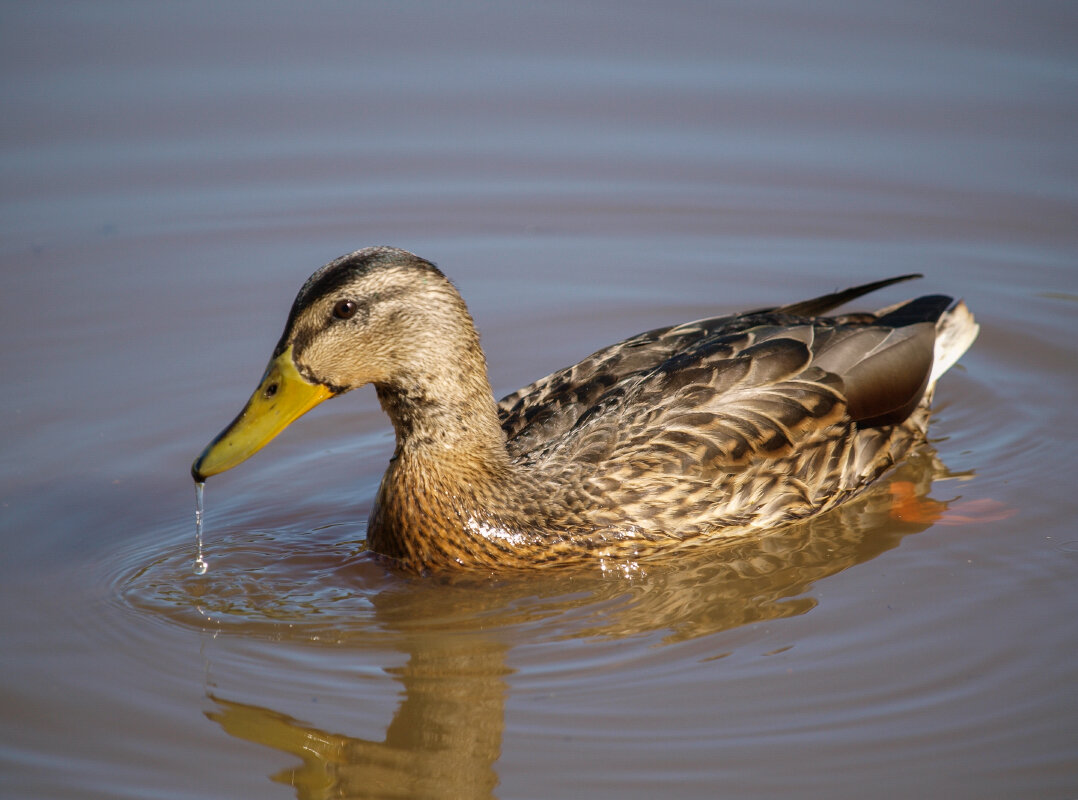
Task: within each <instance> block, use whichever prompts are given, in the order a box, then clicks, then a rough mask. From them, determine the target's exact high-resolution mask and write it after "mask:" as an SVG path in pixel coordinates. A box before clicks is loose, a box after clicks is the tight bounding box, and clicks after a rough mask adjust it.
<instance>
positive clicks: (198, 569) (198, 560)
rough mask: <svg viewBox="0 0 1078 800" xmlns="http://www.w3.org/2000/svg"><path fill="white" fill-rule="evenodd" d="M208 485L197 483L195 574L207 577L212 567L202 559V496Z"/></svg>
mask: <svg viewBox="0 0 1078 800" xmlns="http://www.w3.org/2000/svg"><path fill="white" fill-rule="evenodd" d="M205 488H206V484H205V483H203V482H201V481H196V482H195V542H196V543H197V545H198V555H197V556H196V557H195V567H194V572H195V574H196V575H205V574H206V570H208V569H209V568H210V565H209V564H207V563H206V559H204V558H203V557H202V508H203V505H202V495H203V492H204V490H205Z"/></svg>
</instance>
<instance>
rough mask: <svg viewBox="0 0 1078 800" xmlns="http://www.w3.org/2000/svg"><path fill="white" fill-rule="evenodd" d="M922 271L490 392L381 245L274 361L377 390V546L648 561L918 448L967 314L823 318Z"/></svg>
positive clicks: (407, 259) (449, 322) (340, 281)
mask: <svg viewBox="0 0 1078 800" xmlns="http://www.w3.org/2000/svg"><path fill="white" fill-rule="evenodd" d="M911 277H915V276H902V277H900V278H893V279H890V280H886V281H879V282H877V283H873V284H867V285H865V286H861V287H856V288H854V289H850V290H847V291H845V292H839V293H836V294H833V295H826V296H824V297H820V298H816V299H813V300H808V301H804V302H800V303H794V304H791V305H787V306H781V307H777V308H771V309H763V310H759V311H754V312H748V313H744V314H735V315H731V316H725V317H715V318H712V319H705V320H700V321H697V322H690V323H686V324H683V325H675V326H673V327H669V328H660V329H656V330H653V331H648V332H646V333H642V334H640V335H638V336H634V337H632V338H631V339H627V340H625V341H623V342H620V343H618V344H615V345H611V346H610V347H607V348H604V349H602V350H599V351H598V352H596V353H593V354H592V355H590V356H588V357H587V358H586V359H584V360H583V361H581V362H580V363H578V364H576V365H574V366H571V367H568V368H566V369H563V370H559V371H558V372H555V373H554V374H552V375H549V376H547V377H546V378H543V379H542V380H539V381H537V382H535V383H533V384H531V385H530V386H526V387H524V388H523V389H521V390H519V391H517V392H515V393H513V394H511V395H509V396H508V397H506V398H504V399H503V400H502V401H501V402H499V403H495V401H494V398H493V394H492V392H491V389H490V384H489V382H488V379H487V370H486V362H485V358H484V356H483V352H482V350H481V349H480V346H479V338H478V335H477V334H476V331H475V327H474V325H473V322H472V318H471V316H470V315H469V313H468V311H467V308H466V307H465V305H464V302H463V300H461V298H460V296H459V294H458V293H457V292H456V290H455V289H454V288H453V286H452V285H451V284H450V282H449V281H448V280H447V279H446V278H445V277H444V276H443V275H442V273H441V272H440V271H438V270H437V268H435V267H434V266H433V265H432V264H430V263H429V262H427V261H424V260H423V259H420V258H419V257H417V256H414V255H412V254H411V253H407V252H405V251H402V250H396V249H392V248H369V249H366V250H360V251H358V252H356V253H352V254H350V255H347V256H344V257H342V258H340V259H338V260H336V261H334V262H332V263H330V264H327V265H326V266H325V267H323V268H322V269H320V270H319V271H318V272H316V273H315V274H314V275H313V276H312V277H311V278H310V279H309V280H308V281H307V283H306V284H305V285H304V287H303V288H302V289H301V291H300V293H299V295H298V297H297V298H296V301H295V304H294V305H293V307H292V311H291V314H290V315H289V319H288V323H287V325H286V328H285V332H284V334H283V336H282V337H281V340H280V343H279V344H278V346H277V350H276V352H275V357H282V354H284V357H286V358H291V361H292V362H293V363H294V365H295V368H296V370H298V372H299V374H300V375H301V376H302V378H303V379H304V380H305V381H307V382H309V383H310V384H317V385H320V386H322V387H328V389H329V390H330V391H332V392H333V393H335V394H337V393H341V392H344V391H348V390H349V389H353V388H356V387H358V386H361V385H364V384H366V383H373V384H374V385H375V386H376V388H377V392H378V398H379V401H380V402H381V404H382V407H383V408H384V409H385V411H386V413H387V414H388V415H389V417H390V420H391V421H392V423H393V427H394V429H395V431H396V452H395V453H394V455H393V458H392V459H391V462H390V464H389V468H388V469H387V471H386V474H385V476H384V478H383V479H382V484H381V487H380V489H379V491H378V497H377V500H376V504H375V507H374V510H373V511H372V513H371V518H370V524H369V527H368V543H369V546H370V547H371V548H372V549H373V550H375V551H377V552H379V553H382V554H384V555H386V556H389V557H391V558H394V559H397V560H398V561H399V562H400V564H401V565H402V566H404V567H406V568H408V569H412V570H417V571H425V570H426V571H431V570H441V569H447V568H453V567H458V566H465V567H481V568H491V569H497V568H503V567H531V566H536V565H543V564H555V563H567V562H579V561H585V560H596V559H599V558H619V559H621V558H624V559H638V558H642V557H645V556H649V555H652V554H655V553H659V552H663V551H667V550H673V549H676V548H678V547H683V546H686V545H689V544H693V543H701V542H706V541H708V540H709V539H712V538H714V537H727V536H735V535H743V534H746V533H751V532H754V531H761V530H764V529H767V528H771V527H774V526H777V525H781V524H784V523H787V522H790V521H793V520H796V519H801V518H804V517H807V516H810V515H814V514H818V513H820V512H822V511H825V510H827V509H829V508H831V507H833V506H835V505H836V504H838V503H841V502H843V501H844V500H846V499H848V498H849V497H851V496H853V495H854V494H856V493H857V492H859V491H861V490H862V489H864V488H865V487H866V486H867V485H868V484H869V483H871V482H872V481H873V480H874V479H875V478H877V477H878V476H879V475H880V474H881V473H882V472H884V471H885V470H886V469H887V468H888V467H890V466H891V465H892V464H894V463H895V461H896V460H898V459H901V458H902V457H903V456H904V455H905V454H906V453H907V452H908V451H909V450H910V448H911V447H913V446H914V445H916V444H917V443H918V442H919V441H922V440H923V438H924V435H925V428H926V425H927V421H928V404H929V401H930V399H931V394H932V388H933V386H934V383H935V380H936V378H938V377H939V375H940V374H942V372H943V371H944V370H946V369H947V368H948V367H949V366H951V364H953V363H954V361H956V360H957V359H958V357H959V356H960V355H961V354H962V352H964V351H965V349H966V348H967V347H968V346H969V345H970V343H972V341H973V339H974V337H975V336H976V333H977V326H976V324H975V323H974V322H973V318H972V316H971V315H970V314H969V312H968V310H966V308H965V306H964V305H963V304H961V303H959V304H958V305H954V306H952V303H951V299H950V298H948V297H943V296H939V295H929V296H925V297H920V298H917V299H914V300H910V301H907V302H905V303H901V304H899V305H897V306H894V307H891V308H889V309H884V310H882V311H879V312H875V313H860V314H847V315H842V316H833V317H826V316H822V315H824V314H827V313H828V312H829V311H831V310H832V309H833V308H835V307H836V306H838V305H840V304H842V303H844V302H846V301H849V300H852V299H854V298H856V297H859V296H861V295H863V294H865V293H867V292H870V291H873V290H875V289H878V288H882V287H883V286H887V285H890V284H892V283H895V282H898V281H901V280H906V279H907V278H911ZM289 354H290V355H289ZM267 374H268V373H267ZM260 388H261V387H260ZM272 388H273V391H276V386H273V387H272ZM256 394H257V392H256ZM300 413H302V411H301V412H300ZM241 417H242V415H241ZM238 421H239V420H237V422H238ZM227 432H228V431H226V432H225V433H227ZM224 435H225V434H224V433H223V434H222V437H223V436H224ZM218 439H219V440H220V439H221V437H218ZM217 441H218V440H215V444H216V442H217ZM259 446H261V445H259ZM212 447H214V444H211V446H210V448H212ZM210 448H207V453H208V452H209V450H210ZM256 449H257V448H256ZM248 454H249V453H248ZM243 457H246V455H244V456H243ZM206 459H207V456H206V454H204V455H203V457H202V458H200V459H199V461H196V464H195V467H194V472H195V475H196V478H197V477H200V474H202V472H203V471H202V468H201V465H202V464H203V462H204V461H205V460H206ZM224 468H227V467H224ZM205 474H212V472H206V473H205Z"/></svg>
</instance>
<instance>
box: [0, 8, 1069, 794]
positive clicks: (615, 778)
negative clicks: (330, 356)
mask: <svg viewBox="0 0 1078 800" xmlns="http://www.w3.org/2000/svg"><path fill="white" fill-rule="evenodd" d="M1074 13H1075V12H1074V11H1073V10H1072V9H1071V8H1070V7H1069V6H1067V5H1065V4H1049V3H1033V4H1029V3H1024V4H1021V5H1019V4H1017V3H1004V4H996V5H995V6H993V7H992V13H987V14H986V13H984V9H983V8H982V7H981V6H979V5H973V4H965V3H959V2H950V3H945V4H938V3H934V4H932V5H928V4H925V5H923V6H922V5H918V4H904V5H902V6H894V5H886V6H885V5H879V6H872V5H864V4H853V3H839V2H836V3H824V4H816V5H814V6H813V7H812V8H801V7H795V6H789V5H784V4H775V5H753V6H744V7H728V6H724V5H722V4H713V5H708V6H700V5H690V4H677V5H673V6H671V5H669V4H668V5H667V6H664V7H663V8H662V9H659V8H658V7H651V6H644V5H632V4H629V5H626V4H618V5H617V6H614V5H613V4H605V3H601V2H600V3H594V4H587V5H579V4H565V5H557V4H555V5H550V4H547V5H543V6H534V7H533V6H529V7H526V8H525V7H520V8H512V7H508V6H490V5H478V4H477V5H472V4H469V3H451V4H448V5H440V6H437V7H436V8H431V7H428V6H426V5H419V4H415V5H411V4H408V3H395V4H391V5H361V6H350V5H339V4H315V5H313V6H312V5H305V6H304V9H303V11H302V12H298V11H293V10H292V9H291V7H290V6H288V5H285V4H281V5H272V4H271V5H266V4H258V5H257V6H256V5H255V4H253V3H252V4H246V3H236V4H229V5H228V6H224V7H213V8H212V9H210V8H209V7H207V8H205V9H196V10H192V9H190V8H189V7H183V8H182V9H181V8H180V7H179V6H176V7H173V6H170V5H167V4H157V5H154V6H146V7H141V6H140V7H132V6H130V5H126V4H112V3H98V4H93V5H86V4H57V5H50V4H29V5H19V4H8V5H7V6H5V7H3V9H2V10H0V14H2V19H0V37H3V47H0V63H2V65H3V70H4V71H3V74H4V81H3V82H0V100H2V102H3V107H4V109H5V114H4V123H3V125H0V204H2V213H0V264H2V270H0V281H2V282H3V284H2V287H0V289H2V291H0V296H3V297H4V299H5V301H6V302H5V304H4V311H3V314H2V315H0V326H2V334H3V340H4V343H5V344H4V347H3V348H2V349H0V358H2V359H3V367H4V375H5V376H6V377H5V380H4V381H3V382H0V410H2V411H3V413H2V414H0V442H2V443H3V444H2V446H0V476H2V477H0V525H2V531H0V536H2V537H3V538H2V542H0V544H2V556H0V604H2V607H3V609H4V614H3V615H2V617H3V621H2V622H0V636H2V639H3V642H4V646H3V648H0V669H2V670H3V672H2V674H3V677H4V681H3V684H2V685H3V688H2V689H0V708H3V712H2V714H0V771H2V773H3V775H4V780H3V782H2V786H0V796H2V797H12V798H22V797H35V798H67V797H72V798H73V797H79V798H81V797H86V796H95V797H97V796H100V797H169V798H182V797H233V798H246V797H250V798H266V797H279V798H294V797H327V796H345V797H348V796H353V797H355V796H359V797H362V796H386V795H393V794H396V795H397V796H408V797H424V796H426V797H461V798H464V797H468V798H471V797H484V796H497V797H503V798H510V797H512V798H528V797H537V798H538V797H543V798H546V797H565V796H589V797H618V798H633V797H653V796H657V795H663V796H667V795H674V796H679V797H713V796H715V795H716V792H717V791H721V794H722V795H723V796H725V797H735V798H736V797H752V798H760V797H765V798H766V797H789V796H791V795H794V796H798V797H806V798H843V797H863V796H864V794H865V791H866V789H865V787H871V793H872V794H873V795H874V796H879V797H883V798H890V797H893V798H900V797H901V798H905V797H916V796H939V795H945V796H949V797H959V798H962V797H968V798H1005V797H1006V798H1010V797H1044V798H1061V799H1063V798H1073V797H1074V796H1076V795H1078V756H1076V752H1075V748H1074V742H1075V741H1078V691H1076V689H1075V687H1076V686H1078V667H1076V666H1075V659H1074V658H1073V654H1074V652H1075V651H1076V649H1078V627H1076V626H1075V625H1074V620H1075V619H1076V618H1078V589H1076V588H1075V587H1076V586H1078V583H1076V581H1075V570H1076V569H1078V561H1076V559H1078V535H1076V534H1075V532H1074V524H1073V520H1074V514H1075V511H1076V510H1078V508H1076V505H1075V502H1074V491H1073V485H1072V484H1073V475H1074V474H1075V470H1076V468H1078V451H1076V449H1075V448H1074V445H1073V442H1072V439H1073V437H1072V436H1070V434H1069V432H1070V431H1072V430H1074V429H1075V423H1076V422H1078V419H1076V415H1075V409H1074V404H1073V403H1072V402H1070V398H1073V397H1075V396H1078V373H1076V370H1075V364H1076V363H1078V345H1076V342H1078V337H1075V332H1076V330H1075V322H1074V320H1075V311H1076V308H1078V306H1076V303H1078V272H1076V266H1078V233H1076V231H1078V228H1076V227H1075V225H1074V220H1075V219H1078V192H1076V190H1075V187H1076V186H1078V151H1076V149H1075V147H1074V142H1073V131H1074V130H1075V127H1076V124H1078V104H1076V101H1075V98H1076V97H1078V86H1076V84H1078V57H1076V55H1075V54H1076V53H1078V47H1076V44H1078V42H1076V41H1075V39H1076V31H1078V24H1076V23H1078V20H1076V19H1075V16H1074ZM369 244H393V245H397V246H401V247H405V248H407V249H409V250H412V251H414V252H417V253H419V254H420V255H423V256H425V257H428V258H431V259H433V260H434V261H435V262H437V263H438V264H439V266H440V267H441V268H442V269H443V270H444V271H445V272H446V273H447V274H448V275H449V276H450V277H451V278H452V279H453V280H454V282H455V283H456V284H457V286H458V287H459V288H460V290H461V293H462V295H463V296H464V297H465V299H466V300H467V301H468V303H469V307H470V308H471V310H472V313H473V315H474V317H475V318H476V321H477V324H478V327H479V330H480V333H481V335H482V337H483V345H484V348H485V350H486V352H487V355H488V360H489V365H490V372H491V378H492V382H493V383H494V385H495V390H496V391H497V392H498V393H499V394H504V393H507V392H510V391H512V390H514V389H516V388H517V387H519V386H521V385H523V384H525V383H527V382H529V381H531V380H533V379H535V378H536V377H539V376H541V375H544V374H547V373H548V372H550V371H551V370H553V369H556V368H558V367H561V366H563V365H565V364H568V363H572V362H574V361H576V360H578V359H579V358H581V357H582V356H584V355H586V354H587V353H589V352H591V351H592V350H594V349H596V348H597V347H600V346H602V345H604V344H607V343H609V342H613V341H617V340H619V339H622V338H624V337H626V336H628V335H631V334H633V333H635V332H637V331H640V330H644V329H647V328H649V327H654V326H658V325H661V324H670V323H673V322H678V321H682V320H688V319H693V318H699V317H702V316H705V315H710V314H715V313H722V312H724V311H732V310H736V309H742V308H752V307H760V306H763V305H768V304H773V303H776V302H783V301H790V300H795V299H800V298H803V297H808V296H811V295H813V294H819V293H821V292H823V291H828V290H832V289H836V288H839V287H844V286H848V285H851V284H854V283H857V282H860V281H868V280H873V279H878V278H883V277H886V276H889V275H897V274H903V273H908V272H921V273H924V274H925V276H926V277H925V278H923V279H921V280H919V281H917V282H915V283H909V284H905V285H901V286H896V287H891V288H889V289H887V290H885V291H883V292H881V293H880V294H879V295H878V297H874V298H872V299H873V300H878V302H879V304H881V305H883V304H887V303H890V302H895V301H897V300H899V299H902V298H903V297H906V296H908V295H909V294H911V293H915V292H924V293H930V292H944V293H949V294H955V295H961V296H963V297H964V298H965V299H966V301H967V302H968V304H969V306H970V308H971V309H972V310H973V312H974V313H975V314H976V315H977V318H978V321H979V323H980V324H981V335H980V338H979V339H978V341H977V342H976V344H975V345H974V346H973V348H972V349H971V350H970V352H969V353H968V354H967V355H966V356H965V357H964V358H963V359H962V361H961V362H960V364H959V365H958V366H957V367H956V368H954V369H953V370H951V371H950V372H949V373H948V374H947V375H946V376H944V378H943V379H942V380H941V382H940V385H939V389H938V393H937V398H936V411H935V413H934V417H933V422H932V426H931V437H932V441H931V446H930V447H929V448H926V449H925V450H924V451H922V452H920V453H918V454H917V455H916V456H915V457H914V458H912V459H910V460H909V461H908V462H907V463H905V464H903V465H902V466H901V467H900V468H899V469H897V470H896V471H895V472H893V473H890V474H889V475H888V476H887V478H886V479H885V480H883V481H881V482H880V484H879V486H878V487H877V488H876V489H875V490H873V491H872V492H870V493H868V494H866V495H865V496H863V497H861V498H859V499H858V500H857V501H856V502H855V503H852V504H850V505H849V506H848V507H846V508H843V509H842V510H841V511H840V512H838V513H836V514H833V515H828V516H827V517H825V518H821V519H819V520H816V521H814V522H813V523H811V524H809V525H805V526H798V527H794V528H790V529H787V530H783V531H775V532H773V533H771V534H770V535H767V536H763V537H760V538H758V539H753V540H751V541H745V542H738V543H726V544H724V545H722V546H717V547H715V548H708V549H707V550H706V551H700V552H695V553H691V554H686V555H685V556H684V557H679V558H677V559H672V560H670V561H659V562H655V563H651V562H649V563H646V564H641V565H639V569H635V570H629V571H628V572H627V573H626V572H622V571H620V570H607V571H605V572H604V571H602V570H600V569H594V570H575V571H563V572H557V573H548V574H541V575H531V576H514V577H508V576H493V577H480V576H457V577H447V578H439V579H424V578H416V577H411V576H402V575H398V574H395V573H394V572H392V571H391V570H388V569H387V568H386V567H385V566H384V565H382V564H381V563H379V561H378V560H377V559H374V558H372V557H371V555H370V554H369V553H368V552H367V550H366V547H365V536H366V529H365V525H366V519H367V515H368V513H369V511H370V505H371V502H372V500H373V497H374V495H375V492H376V490H377V486H378V481H379V479H380V477H381V475H382V472H383V470H384V468H385V465H386V462H387V461H388V459H389V458H390V456H391V455H392V450H393V437H392V432H391V430H390V429H389V425H388V422H387V420H386V419H385V418H384V416H383V415H382V413H381V411H380V409H379V408H378V405H377V401H376V399H375V397H374V395H373V392H371V391H369V390H361V391H358V392H355V393H352V394H350V395H348V396H346V397H343V398H338V399H335V400H333V401H332V402H328V403H326V404H324V405H323V406H320V407H319V408H318V409H315V410H314V411H312V412H311V413H310V414H307V415H306V416H304V418H303V419H301V420H299V421H298V422H297V423H296V424H295V425H293V426H292V427H291V428H290V429H289V430H288V431H286V432H285V433H283V434H282V435H281V436H280V437H279V438H278V439H276V440H275V441H274V442H273V443H272V444H271V445H269V446H268V447H267V448H266V449H265V450H264V451H262V452H260V453H259V454H257V455H256V456H255V457H253V458H252V459H250V460H249V461H248V462H246V463H244V464H243V465H242V466H241V467H240V468H237V469H235V470H232V471H230V472H229V473H227V474H223V475H221V476H219V477H215V478H214V481H215V484H214V485H215V488H214V491H213V494H212V500H211V507H212V513H211V515H210V520H209V524H208V526H207V530H206V543H207V548H206V555H208V556H209V560H210V561H212V567H213V568H212V569H210V570H208V571H207V572H206V573H205V574H202V575H197V574H194V573H193V572H192V556H193V555H194V554H193V552H192V546H191V524H190V517H191V503H190V488H189V480H190V478H189V467H190V464H191V461H192V459H193V458H194V457H195V455H196V454H197V453H198V452H199V450H200V449H201V448H202V447H203V446H204V445H205V444H206V442H207V441H208V439H209V438H210V437H211V436H212V435H213V434H215V433H216V432H217V431H219V430H220V429H221V428H222V427H223V426H224V425H225V424H227V423H228V421H229V420H230V419H231V418H232V416H233V415H234V414H235V413H236V411H237V410H238V409H239V407H240V406H241V405H242V403H243V402H244V401H245V400H246V398H247V397H248V396H249V394H250V392H251V390H252V389H253V388H254V386H255V384H256V382H257V380H258V377H259V375H260V372H261V370H262V368H263V366H264V365H265V363H266V359H267V358H268V356H269V355H270V351H271V350H272V348H273V345H274V343H275V342H276V340H277V337H278V336H279V335H280V332H281V328H282V327H283V325H284V321H285V316H286V314H287V310H288V306H289V304H290V303H291V300H292V298H293V297H294V295H295V292H296V290H297V289H298V287H299V285H300V283H301V282H302V281H303V280H304V279H305V278H306V276H307V275H308V274H310V272H311V271H312V270H313V269H314V268H315V267H317V266H319V265H320V264H322V263H325V262H326V261H328V260H329V259H331V258H333V257H335V256H337V255H340V254H342V253H345V252H348V251H351V250H353V249H356V248H358V247H361V246H364V245H369ZM716 787H721V789H717V788H716Z"/></svg>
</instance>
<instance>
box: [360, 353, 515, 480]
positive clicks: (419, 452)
mask: <svg viewBox="0 0 1078 800" xmlns="http://www.w3.org/2000/svg"><path fill="white" fill-rule="evenodd" d="M439 360H440V362H441V363H440V364H439V369H438V370H436V371H429V372H424V371H422V370H416V371H412V372H409V373H407V374H403V375H399V376H397V377H396V379H395V380H394V382H393V383H392V384H383V385H378V386H377V387H376V389H377V392H378V400H379V402H380V403H381V405H382V408H383V409H384V410H385V412H386V414H387V415H388V416H389V418H390V420H391V421H392V423H393V429H394V431H395V433H396V440H397V446H396V451H395V453H394V456H393V460H394V462H395V463H394V465H395V466H397V467H398V468H399V466H400V464H399V463H397V462H401V461H403V462H404V463H406V464H414V465H416V466H418V465H420V464H421V465H422V468H423V470H424V471H429V472H430V473H432V474H433V475H437V476H438V479H439V481H438V482H439V483H446V482H451V479H452V477H453V476H454V475H468V476H469V478H470V479H472V480H474V479H476V478H480V477H484V476H485V477H486V478H487V479H493V478H495V477H496V476H499V475H505V474H506V473H507V472H508V471H509V469H510V462H509V455H508V453H507V452H506V449H505V434H504V433H503V431H502V427H501V423H500V422H499V420H498V409H497V406H496V405H495V403H494V395H493V392H492V391H491V388H490V382H489V380H488V379H487V371H486V363H485V359H483V357H482V354H481V351H480V354H479V356H478V357H476V356H475V354H474V351H472V352H470V353H457V354H453V355H451V356H447V357H444V360H442V359H439ZM447 365H451V368H450V369H447V368H446V367H447ZM446 488H448V487H446Z"/></svg>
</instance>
